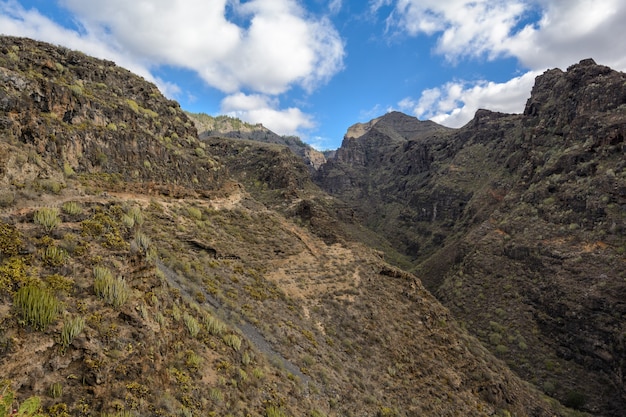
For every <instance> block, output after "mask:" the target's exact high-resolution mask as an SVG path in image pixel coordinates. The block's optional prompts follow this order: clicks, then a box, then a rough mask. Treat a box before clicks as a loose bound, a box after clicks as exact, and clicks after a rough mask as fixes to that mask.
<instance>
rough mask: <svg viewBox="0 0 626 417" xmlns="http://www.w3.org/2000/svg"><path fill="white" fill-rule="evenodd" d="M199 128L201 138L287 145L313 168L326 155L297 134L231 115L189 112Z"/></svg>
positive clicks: (316, 167)
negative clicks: (292, 134) (290, 134)
mask: <svg viewBox="0 0 626 417" xmlns="http://www.w3.org/2000/svg"><path fill="white" fill-rule="evenodd" d="M187 115H188V116H189V117H190V118H191V120H193V121H194V123H195V125H196V128H197V129H198V132H199V135H200V139H205V138H209V137H212V136H213V137H221V138H234V139H246V140H252V141H257V142H263V143H274V144H278V145H285V146H287V147H288V148H289V149H291V151H292V152H293V153H294V154H296V155H298V156H299V157H301V158H302V159H303V160H304V162H305V163H306V164H307V165H308V166H309V167H310V168H311V169H312V170H316V169H318V168H319V167H320V166H321V165H322V164H323V163H324V162H326V157H325V156H324V154H323V153H322V152H319V151H317V150H315V149H313V148H312V147H311V146H309V145H308V144H306V143H304V142H302V141H301V140H300V138H298V137H296V136H280V135H277V134H276V133H274V132H272V131H271V130H269V129H268V128H266V127H265V126H263V125H262V124H255V125H253V124H250V123H246V122H242V121H241V120H239V119H237V118H234V117H229V116H217V117H213V116H209V115H208V114H204V113H187Z"/></svg>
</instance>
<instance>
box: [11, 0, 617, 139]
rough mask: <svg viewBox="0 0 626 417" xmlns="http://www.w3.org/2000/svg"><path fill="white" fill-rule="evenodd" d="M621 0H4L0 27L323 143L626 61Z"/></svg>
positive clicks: (519, 94)
mask: <svg viewBox="0 0 626 417" xmlns="http://www.w3.org/2000/svg"><path fill="white" fill-rule="evenodd" d="M624 22H626V2H624V1H623V0H471V1H470V0H369V1H367V0H359V1H357V0H306V1H304V0H248V1H241V0H136V1H128V0H107V1H93V2H92V1H84V0H58V1H53V0H22V1H16V0H0V33H2V34H7V35H15V36H26V37H30V38H34V39H38V40H42V41H46V42H50V43H53V44H58V45H64V46H67V47H69V48H72V49H78V50H81V51H83V52H85V53H88V54H90V55H93V56H96V57H99V58H106V59H110V60H113V61H115V62H116V63H117V64H118V65H120V66H123V67H126V68H128V69H130V70H131V71H134V72H136V73H137V74H139V75H141V76H143V77H144V78H146V79H148V80H150V81H153V82H155V83H156V84H157V85H158V86H159V88H160V89H161V91H162V92H163V93H164V94H165V95H166V96H168V97H169V98H173V99H176V100H178V101H179V102H180V103H181V106H182V107H183V108H184V109H186V110H189V111H193V112H204V113H207V114H211V115H220V114H228V115H231V116H235V117H239V118H241V119H242V120H245V121H248V122H251V123H263V124H264V125H265V126H267V127H268V128H270V129H272V130H274V131H275V132H277V133H279V134H295V135H298V136H300V137H301V138H302V139H303V140H305V141H306V142H308V143H310V144H312V145H314V146H315V147H317V148H319V149H334V148H337V147H338V146H340V144H341V140H342V138H343V135H344V133H345V132H346V130H347V128H348V127H349V126H350V125H352V124H354V123H357V122H365V121H368V120H370V119H373V118H375V117H378V116H381V115H383V114H384V113H386V112H388V111H391V110H399V111H402V112H404V113H407V114H410V115H412V116H416V117H418V118H420V119H422V120H425V119H432V120H434V121H436V122H438V123H441V124H444V125H446V126H451V127H460V126H462V125H463V124H465V123H467V122H468V121H469V120H470V119H471V118H472V117H473V115H474V113H475V111H476V110H477V109H478V108H487V109H491V110H496V111H503V112H510V113H513V112H521V111H522V110H523V108H524V104H525V102H526V99H527V98H528V96H529V95H530V90H531V88H532V85H533V83H534V79H535V77H536V76H537V75H539V74H541V73H542V72H543V71H545V70H546V69H549V68H555V67H558V68H561V69H564V70H565V69H566V68H567V67H568V66H569V65H571V64H574V63H576V62H578V61H580V60H581V59H584V58H588V57H592V58H594V59H595V60H596V62H598V63H600V64H604V65H608V66H611V67H613V68H615V69H618V70H621V71H625V70H626V42H625V41H624V40H623V34H624V29H625V24H624Z"/></svg>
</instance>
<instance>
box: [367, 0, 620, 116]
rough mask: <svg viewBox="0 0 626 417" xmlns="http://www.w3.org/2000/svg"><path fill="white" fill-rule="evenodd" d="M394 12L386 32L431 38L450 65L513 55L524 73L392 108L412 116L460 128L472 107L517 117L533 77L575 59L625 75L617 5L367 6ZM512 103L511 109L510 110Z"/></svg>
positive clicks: (422, 1)
mask: <svg viewBox="0 0 626 417" xmlns="http://www.w3.org/2000/svg"><path fill="white" fill-rule="evenodd" d="M383 6H392V12H391V13H389V14H388V15H387V16H386V21H387V30H388V31H389V32H390V33H395V34H397V33H404V34H407V35H409V36H417V35H420V34H422V35H426V36H433V37H436V46H435V48H434V52H435V53H436V54H439V55H442V56H444V57H445V58H446V60H448V61H449V62H452V63H456V62H458V61H459V60H461V59H476V58H487V59H488V60H495V59H497V58H501V57H513V58H515V59H517V60H518V62H519V63H520V65H521V66H522V67H524V68H527V69H528V70H529V72H527V73H526V74H524V75H523V76H521V77H516V78H513V79H511V80H510V81H508V82H505V83H493V82H488V81H479V82H472V83H469V82H465V81H458V82H451V83H446V84H445V85H442V86H440V87H437V88H433V89H429V90H425V91H423V92H422V94H421V96H420V98H419V99H417V100H415V99H412V98H406V99H404V100H402V101H401V102H400V103H399V104H398V105H399V106H400V108H401V109H404V110H406V111H410V112H411V113H413V114H415V115H416V116H418V117H422V118H430V119H432V120H434V121H437V122H440V123H442V124H445V125H447V126H452V127H458V126H461V125H463V124H464V123H466V122H467V121H469V120H470V119H471V118H472V117H473V115H474V112H475V111H476V110H477V109H478V108H488V109H491V110H498V111H504V112H513V113H515V112H520V111H521V110H522V109H523V108H524V103H525V101H526V98H527V97H528V95H529V93H530V89H531V87H532V84H533V80H534V77H535V76H536V75H537V74H539V73H541V72H542V71H543V70H545V69H547V68H554V67H559V68H563V69H565V68H567V67H568V66H569V65H571V64H574V63H576V62H578V61H580V60H581V59H584V58H589V57H592V58H594V59H595V60H596V62H598V63H601V64H604V65H608V66H610V67H612V68H615V69H618V70H622V71H624V70H626V43H624V42H619V41H616V37H619V34H620V33H622V32H623V25H624V23H623V22H625V21H626V2H624V1H622V0H513V1H509V0H449V1H441V0H371V1H370V8H371V10H373V11H374V12H377V11H380V10H382V8H383ZM509 103H510V104H509Z"/></svg>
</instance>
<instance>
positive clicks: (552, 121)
mask: <svg viewBox="0 0 626 417" xmlns="http://www.w3.org/2000/svg"><path fill="white" fill-rule="evenodd" d="M624 82H626V74H624V73H622V72H618V71H615V70H612V69H611V68H609V67H606V66H604V65H598V64H596V62H595V61H594V60H593V59H590V58H589V59H584V60H582V61H580V62H579V63H578V64H575V65H572V66H570V67H569V68H567V71H566V72H563V71H562V70H560V69H558V68H556V69H551V70H548V71H546V72H545V73H543V74H542V75H540V76H539V77H537V79H536V81H535V85H534V87H533V89H532V92H531V96H530V98H529V99H528V101H527V103H526V108H525V109H524V115H526V116H535V117H536V119H542V120H543V121H544V122H545V123H546V126H553V127H555V128H562V127H563V126H565V125H566V124H569V123H571V122H572V121H574V119H576V118H578V117H584V118H585V119H586V118H588V117H591V116H592V115H593V114H597V113H605V112H611V111H614V110H617V109H618V108H619V107H620V106H622V105H624V104H626V91H625V90H624V88H623V85H624Z"/></svg>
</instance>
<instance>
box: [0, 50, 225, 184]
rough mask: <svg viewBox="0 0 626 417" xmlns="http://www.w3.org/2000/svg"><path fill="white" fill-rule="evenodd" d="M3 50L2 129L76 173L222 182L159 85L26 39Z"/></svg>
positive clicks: (191, 128) (135, 179)
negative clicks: (158, 87) (201, 157)
mask: <svg viewBox="0 0 626 417" xmlns="http://www.w3.org/2000/svg"><path fill="white" fill-rule="evenodd" d="M2 53H3V55H2V67H1V68H0V83H2V86H3V88H2V89H0V111H1V112H2V118H1V119H0V129H2V131H3V132H4V134H5V135H7V136H8V137H9V138H11V139H12V140H14V141H16V142H14V143H22V144H24V145H26V146H27V147H28V148H29V149H31V150H32V151H33V153H36V154H38V155H40V156H41V157H42V158H43V159H45V160H46V161H48V162H49V163H51V164H53V165H55V166H59V167H63V166H65V167H66V169H67V170H72V171H73V172H75V173H78V174H98V173H104V174H111V173H115V174H118V175H121V176H123V178H124V180H125V181H128V182H144V183H153V184H155V186H157V187H166V188H167V187H169V188H174V187H176V186H177V185H184V186H186V187H189V188H201V189H213V188H216V187H218V186H219V183H220V167H219V164H217V163H216V162H215V161H213V160H211V159H210V158H205V159H203V160H200V159H198V158H194V157H192V155H194V154H195V153H197V152H202V150H201V149H198V150H196V148H198V147H199V145H200V143H199V142H198V138H197V131H196V129H195V127H194V126H193V124H192V123H191V121H190V120H189V119H188V118H187V116H186V115H185V113H183V112H182V111H181V109H180V106H179V105H178V103H176V102H174V101H169V100H166V99H165V98H164V97H163V96H162V95H161V94H160V93H159V91H158V89H157V88H156V87H155V86H154V85H152V84H150V83H148V82H146V81H145V80H143V79H141V78H139V77H137V76H135V75H133V74H131V73H130V72H128V71H127V70H125V69H122V68H119V67H117V66H115V65H114V64H113V63H112V62H107V61H101V60H96V59H93V58H90V57H88V56H86V55H84V54H82V53H80V52H76V51H70V50H67V49H63V48H55V47H52V46H49V45H46V44H43V43H39V42H35V41H30V40H26V39H17V38H3V43H2ZM157 167H158V169H157ZM166 179H167V184H166V181H165V180H166Z"/></svg>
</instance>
